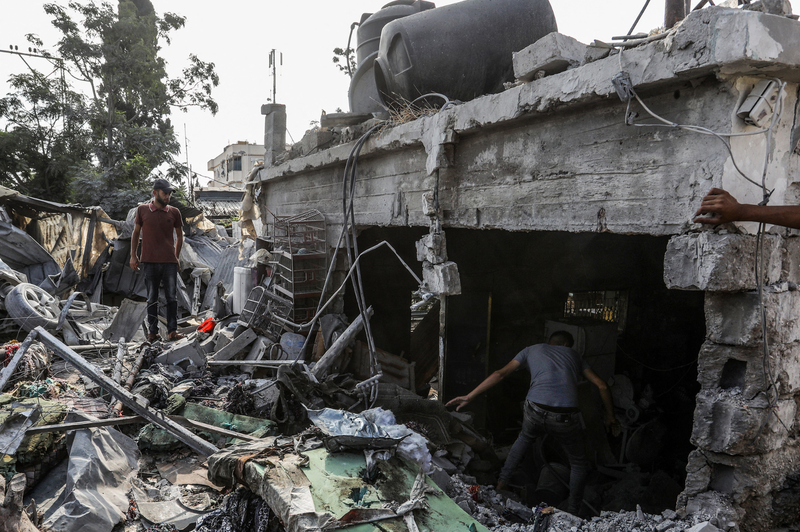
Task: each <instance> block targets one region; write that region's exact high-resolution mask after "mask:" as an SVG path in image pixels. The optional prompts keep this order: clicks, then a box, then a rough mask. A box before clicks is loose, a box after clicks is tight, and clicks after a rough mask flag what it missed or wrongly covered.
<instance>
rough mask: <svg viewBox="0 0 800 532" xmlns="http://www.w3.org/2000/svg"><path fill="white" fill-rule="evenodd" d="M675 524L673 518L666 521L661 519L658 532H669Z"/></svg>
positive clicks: (657, 526)
mask: <svg viewBox="0 0 800 532" xmlns="http://www.w3.org/2000/svg"><path fill="white" fill-rule="evenodd" d="M674 525H675V521H673V520H671V519H667V520H666V521H661V522H660V523H658V524H657V525H656V532H667V530H669V529H670V528H672V527H673V526H674Z"/></svg>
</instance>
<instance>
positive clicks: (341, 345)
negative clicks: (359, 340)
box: [311, 307, 373, 380]
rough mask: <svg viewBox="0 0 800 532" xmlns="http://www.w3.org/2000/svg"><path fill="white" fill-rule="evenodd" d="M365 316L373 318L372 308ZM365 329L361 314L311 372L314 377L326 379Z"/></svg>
mask: <svg viewBox="0 0 800 532" xmlns="http://www.w3.org/2000/svg"><path fill="white" fill-rule="evenodd" d="M364 314H366V315H367V319H369V318H371V317H372V314H373V310H372V307H369V308H368V309H367V310H366V312H364ZM363 328H364V317H363V315H362V314H359V315H358V317H357V318H356V319H354V320H353V323H351V324H350V325H349V326H348V327H347V329H345V330H344V332H343V333H342V335H341V336H340V337H339V338H337V339H336V341H335V342H333V345H332V346H331V347H330V348H329V349H328V350H327V351H325V354H324V355H323V356H322V358H320V359H319V362H317V363H316V364H315V365H314V369H313V370H312V371H311V372H312V373H313V375H314V377H316V378H317V379H319V380H322V379H324V378H325V376H326V375H327V374H328V371H329V370H330V369H331V367H332V366H333V364H334V363H335V362H336V361H337V360H338V359H339V357H340V356H341V355H342V353H344V349H345V348H346V347H347V346H348V345H350V342H352V341H353V339H354V338H355V337H356V336H357V335H358V333H360V332H361V329H363Z"/></svg>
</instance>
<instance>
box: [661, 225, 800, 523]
mask: <svg viewBox="0 0 800 532" xmlns="http://www.w3.org/2000/svg"><path fill="white" fill-rule="evenodd" d="M761 256H763V269H762V272H761V275H760V277H761V278H762V281H763V284H762V294H761V296H759V291H758V285H757V281H756V274H755V267H756V261H757V260H758V259H759V258H760V257H761ZM798 264H800V239H798V238H796V237H789V238H784V237H782V236H779V235H775V234H766V235H764V237H763V252H762V253H759V252H758V251H757V239H756V237H755V236H754V235H742V234H718V233H713V232H711V231H703V232H700V233H692V234H686V235H681V236H676V237H673V238H672V239H671V240H670V243H669V245H668V247H667V252H666V255H665V259H664V282H665V283H666V285H667V287H668V288H671V289H677V290H701V291H704V292H705V318H706V341H705V343H704V344H703V346H702V348H701V349H700V353H699V355H698V362H697V363H698V381H699V382H700V385H701V390H700V392H699V393H698V395H697V400H696V407H695V412H694V423H693V429H692V435H691V440H692V444H693V445H695V446H696V447H697V448H696V450H694V451H692V452H691V453H690V455H689V459H688V465H687V477H686V486H685V489H684V491H683V493H682V494H681V495H680V497H679V499H678V505H677V506H678V510H679V511H685V512H686V513H689V514H698V513H703V514H706V515H709V514H710V515H712V516H713V517H715V518H716V519H717V521H718V523H719V525H720V528H722V529H724V530H734V531H739V530H741V531H744V530H747V531H751V532H757V531H760V530H770V529H772V528H775V527H778V526H786V525H789V524H792V523H796V522H798V521H800V503H799V502H798V501H799V500H800V443H799V442H798V441H797V440H796V436H797V433H798V431H797V429H796V427H797V426H798V422H797V421H798V419H797V418H798V408H797V402H798V401H800V291H798V289H797V284H798V283H800V267H798ZM762 302H763V308H764V309H765V311H766V333H767V334H766V338H767V348H766V353H768V355H767V357H766V358H765V346H764V330H763V329H764V328H763V326H762V311H761V309H762Z"/></svg>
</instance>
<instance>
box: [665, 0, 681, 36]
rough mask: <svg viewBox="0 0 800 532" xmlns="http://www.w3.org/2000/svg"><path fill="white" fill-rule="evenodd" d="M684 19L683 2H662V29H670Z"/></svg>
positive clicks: (668, 0) (674, 0)
mask: <svg viewBox="0 0 800 532" xmlns="http://www.w3.org/2000/svg"><path fill="white" fill-rule="evenodd" d="M684 17H686V1H685V0H666V1H665V2H664V28H665V29H668V30H669V29H672V27H673V26H674V25H675V24H677V23H678V22H680V21H681V20H683V19H684Z"/></svg>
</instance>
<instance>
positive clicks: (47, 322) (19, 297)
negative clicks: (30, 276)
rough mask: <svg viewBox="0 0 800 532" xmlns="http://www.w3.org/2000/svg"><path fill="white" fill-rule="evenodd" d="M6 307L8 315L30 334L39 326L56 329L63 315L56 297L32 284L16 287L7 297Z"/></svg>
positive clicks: (21, 284) (22, 284)
mask: <svg viewBox="0 0 800 532" xmlns="http://www.w3.org/2000/svg"><path fill="white" fill-rule="evenodd" d="M5 307H6V312H8V315H9V316H10V317H11V318H13V319H14V321H15V322H17V324H18V325H19V326H20V327H22V328H23V329H25V330H26V331H28V332H30V331H32V330H33V329H34V328H35V327H39V326H42V327H44V328H45V329H51V330H52V329H55V328H56V326H57V325H58V317H59V314H60V313H61V309H60V308H59V303H58V300H57V299H56V298H55V297H53V296H51V295H50V294H48V293H47V292H45V291H44V290H42V289H41V288H39V287H38V286H36V285H34V284H30V283H20V284H18V285H17V286H15V287H14V288H13V289H12V290H11V291H10V292H9V293H8V295H6V299H5Z"/></svg>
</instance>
